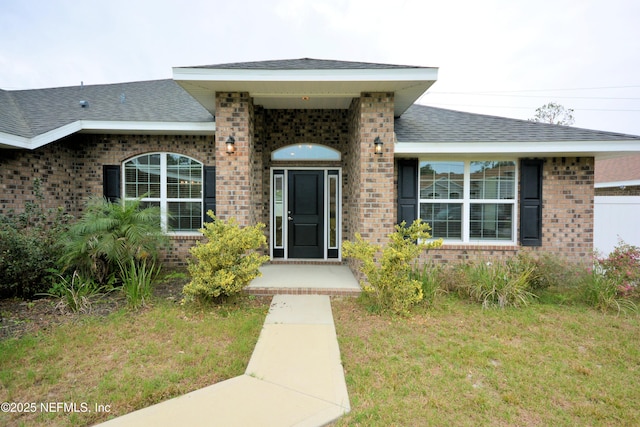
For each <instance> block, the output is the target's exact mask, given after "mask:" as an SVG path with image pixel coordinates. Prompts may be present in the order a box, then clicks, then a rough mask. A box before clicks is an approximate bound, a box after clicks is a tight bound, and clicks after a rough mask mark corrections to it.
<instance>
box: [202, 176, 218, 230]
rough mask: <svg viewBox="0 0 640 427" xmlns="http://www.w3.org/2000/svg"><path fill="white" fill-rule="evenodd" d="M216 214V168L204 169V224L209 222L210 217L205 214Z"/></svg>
mask: <svg viewBox="0 0 640 427" xmlns="http://www.w3.org/2000/svg"><path fill="white" fill-rule="evenodd" d="M210 210H211V211H213V212H214V213H215V212H216V167H215V166H205V167H204V212H203V215H204V217H203V218H202V220H203V221H204V222H211V217H210V216H209V215H207V212H209V211H210Z"/></svg>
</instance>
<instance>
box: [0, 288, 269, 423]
mask: <svg viewBox="0 0 640 427" xmlns="http://www.w3.org/2000/svg"><path fill="white" fill-rule="evenodd" d="M268 308H269V306H268V300H257V299H251V298H248V297H245V298H243V299H241V300H239V302H237V303H236V304H231V303H229V304H225V305H220V306H209V307H206V308H205V307H203V308H195V307H193V306H181V305H179V304H177V303H176V302H174V301H168V300H162V299H157V300H155V301H154V304H153V306H152V307H150V308H147V309H144V310H142V311H139V312H132V311H130V310H127V309H120V310H118V311H116V312H114V313H112V314H110V315H108V316H78V317H75V318H74V320H73V321H68V322H65V323H63V324H61V325H54V326H51V325H49V326H48V327H47V329H43V330H41V331H39V332H36V333H27V334H25V335H24V336H22V337H20V338H7V339H4V340H0V402H12V403H13V407H10V408H9V409H10V410H15V411H19V412H22V413H16V412H13V413H7V412H5V411H4V410H5V409H6V408H5V407H4V406H3V411H2V412H0V425H25V426H31V425H74V426H84V425H92V424H95V423H97V422H100V421H104V420H106V419H108V418H110V417H113V416H118V415H123V414H126V413H128V412H131V411H134V410H136V409H140V408H144V407H146V406H149V405H152V404H154V403H158V402H161V401H163V400H166V399H169V398H172V397H175V396H178V395H181V394H184V393H187V392H189V391H192V390H196V389H199V388H202V387H205V386H208V385H211V384H213V383H216V382H219V381H222V380H225V379H228V378H232V377H235V376H238V375H242V374H243V373H244V370H245V369H246V366H247V363H248V362H249V359H250V357H251V354H252V352H253V348H254V346H255V343H256V342H257V340H258V335H259V333H260V329H261V327H262V324H263V322H264V318H265V316H266V313H267V310H268ZM32 404H35V406H33V405H32ZM43 405H44V406H43ZM65 405H66V406H65ZM34 409H35V411H34Z"/></svg>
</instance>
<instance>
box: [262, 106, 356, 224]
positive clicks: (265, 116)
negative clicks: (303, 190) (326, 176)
mask: <svg viewBox="0 0 640 427" xmlns="http://www.w3.org/2000/svg"><path fill="white" fill-rule="evenodd" d="M255 117H256V119H255V122H256V126H255V132H256V133H255V140H256V153H257V154H259V155H260V156H261V157H260V159H259V160H258V161H257V162H256V164H257V163H261V165H262V166H263V167H262V169H261V170H258V168H257V167H255V168H254V173H255V174H256V176H259V177H261V184H262V187H261V194H262V198H261V206H260V212H261V216H260V218H259V221H260V222H262V223H264V224H266V229H265V230H266V233H267V237H268V233H269V226H270V222H271V219H270V218H269V213H270V206H269V204H270V203H271V194H270V191H271V182H270V174H271V168H272V167H274V168H278V167H282V168H296V167H304V168H309V167H317V168H342V173H343V180H346V175H347V173H346V159H347V158H348V156H347V150H348V140H349V139H348V128H347V113H346V111H344V110H286V109H278V110H265V109H263V108H261V107H255ZM291 144H320V145H325V146H327V147H331V148H333V149H335V150H338V151H340V153H341V154H342V160H341V161H297V162H296V161H277V162H274V161H272V160H271V153H272V152H273V151H275V150H277V149H279V148H282V147H285V146H287V145H291ZM341 195H342V218H343V229H342V233H343V235H344V233H345V223H346V221H345V220H344V219H345V218H347V217H349V203H348V200H347V199H346V197H345V194H344V191H342V192H341Z"/></svg>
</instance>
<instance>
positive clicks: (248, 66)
mask: <svg viewBox="0 0 640 427" xmlns="http://www.w3.org/2000/svg"><path fill="white" fill-rule="evenodd" d="M179 68H181V67H179ZM184 68H208V69H221V70H392V69H400V68H403V69H404V68H428V67H416V66H412V65H390V64H375V63H368V62H352V61H334V60H326V59H313V58H300V59H282V60H274V61H254V62H236V63H232V64H217V65H200V66H195V67H184Z"/></svg>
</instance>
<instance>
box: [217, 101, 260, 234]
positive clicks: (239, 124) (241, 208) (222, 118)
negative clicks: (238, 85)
mask: <svg viewBox="0 0 640 427" xmlns="http://www.w3.org/2000/svg"><path fill="white" fill-rule="evenodd" d="M229 136H233V137H234V139H235V152H234V153H231V154H229V153H227V139H228V138H229ZM216 159H217V161H216V211H217V212H216V215H217V216H219V217H220V218H222V219H228V218H230V217H235V218H236V219H237V220H238V224H240V225H241V226H247V225H251V224H252V221H253V219H254V218H255V216H256V214H254V213H252V212H251V208H252V207H253V208H255V209H259V206H256V205H255V204H254V203H255V200H256V198H255V197H257V196H254V195H252V191H256V190H257V189H258V185H257V183H256V182H255V176H254V174H252V172H253V171H254V168H255V167H256V166H257V165H256V164H255V163H254V162H255V161H256V160H257V158H256V154H255V148H254V121H253V102H252V100H251V98H250V97H249V94H248V93H246V92H233V93H226V92H224V93H216Z"/></svg>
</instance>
